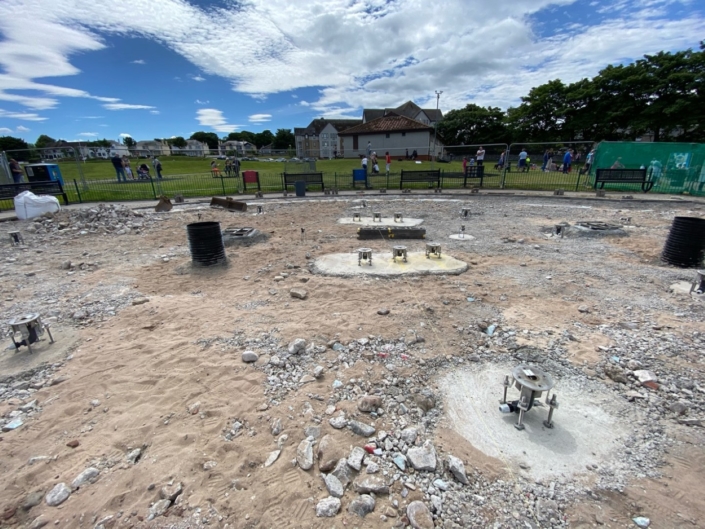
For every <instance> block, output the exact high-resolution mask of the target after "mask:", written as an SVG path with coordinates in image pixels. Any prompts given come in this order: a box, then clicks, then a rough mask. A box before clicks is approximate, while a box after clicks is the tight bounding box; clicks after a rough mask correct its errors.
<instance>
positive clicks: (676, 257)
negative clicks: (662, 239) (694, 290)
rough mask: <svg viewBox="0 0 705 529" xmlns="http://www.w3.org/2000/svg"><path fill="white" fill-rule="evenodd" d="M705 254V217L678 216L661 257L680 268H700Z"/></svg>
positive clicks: (674, 220)
mask: <svg viewBox="0 0 705 529" xmlns="http://www.w3.org/2000/svg"><path fill="white" fill-rule="evenodd" d="M704 254H705V219H701V218H698V217H676V218H674V219H673V224H672V225H671V231H670V233H669V234H668V239H666V246H664V248H663V253H662V254H661V259H662V260H663V261H665V262H666V263H668V264H671V265H673V266H678V267H680V268H698V267H700V266H701V265H702V262H703V255H704Z"/></svg>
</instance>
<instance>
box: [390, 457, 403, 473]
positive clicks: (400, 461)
mask: <svg viewBox="0 0 705 529" xmlns="http://www.w3.org/2000/svg"><path fill="white" fill-rule="evenodd" d="M392 461H393V462H394V464H395V465H396V466H397V467H398V468H399V470H401V471H402V472H404V471H405V470H406V458H405V457H404V456H403V455H402V454H398V455H396V456H394V457H393V458H392Z"/></svg>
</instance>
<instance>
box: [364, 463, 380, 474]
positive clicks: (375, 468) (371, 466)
mask: <svg viewBox="0 0 705 529" xmlns="http://www.w3.org/2000/svg"><path fill="white" fill-rule="evenodd" d="M365 466H366V467H367V473H368V474H376V473H377V472H379V471H380V470H381V469H380V467H379V465H378V464H377V463H375V462H374V461H368V462H366V463H365Z"/></svg>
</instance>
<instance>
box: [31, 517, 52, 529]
mask: <svg viewBox="0 0 705 529" xmlns="http://www.w3.org/2000/svg"><path fill="white" fill-rule="evenodd" d="M48 524H49V518H47V517H46V516H43V515H39V516H37V517H36V518H35V519H34V520H33V521H32V523H31V525H30V526H29V529H41V528H42V527H44V526H45V525H48Z"/></svg>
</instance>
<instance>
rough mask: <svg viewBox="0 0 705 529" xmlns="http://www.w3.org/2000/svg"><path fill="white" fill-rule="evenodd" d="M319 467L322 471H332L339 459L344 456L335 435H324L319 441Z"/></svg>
mask: <svg viewBox="0 0 705 529" xmlns="http://www.w3.org/2000/svg"><path fill="white" fill-rule="evenodd" d="M317 455H318V469H319V470H320V471H321V472H330V471H331V470H333V469H334V468H335V465H336V463H338V460H339V459H340V458H341V457H342V456H343V453H342V450H341V449H339V448H338V446H337V445H336V444H335V441H334V439H333V437H332V436H331V435H330V434H329V435H324V436H323V439H321V442H320V443H318V453H317Z"/></svg>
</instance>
